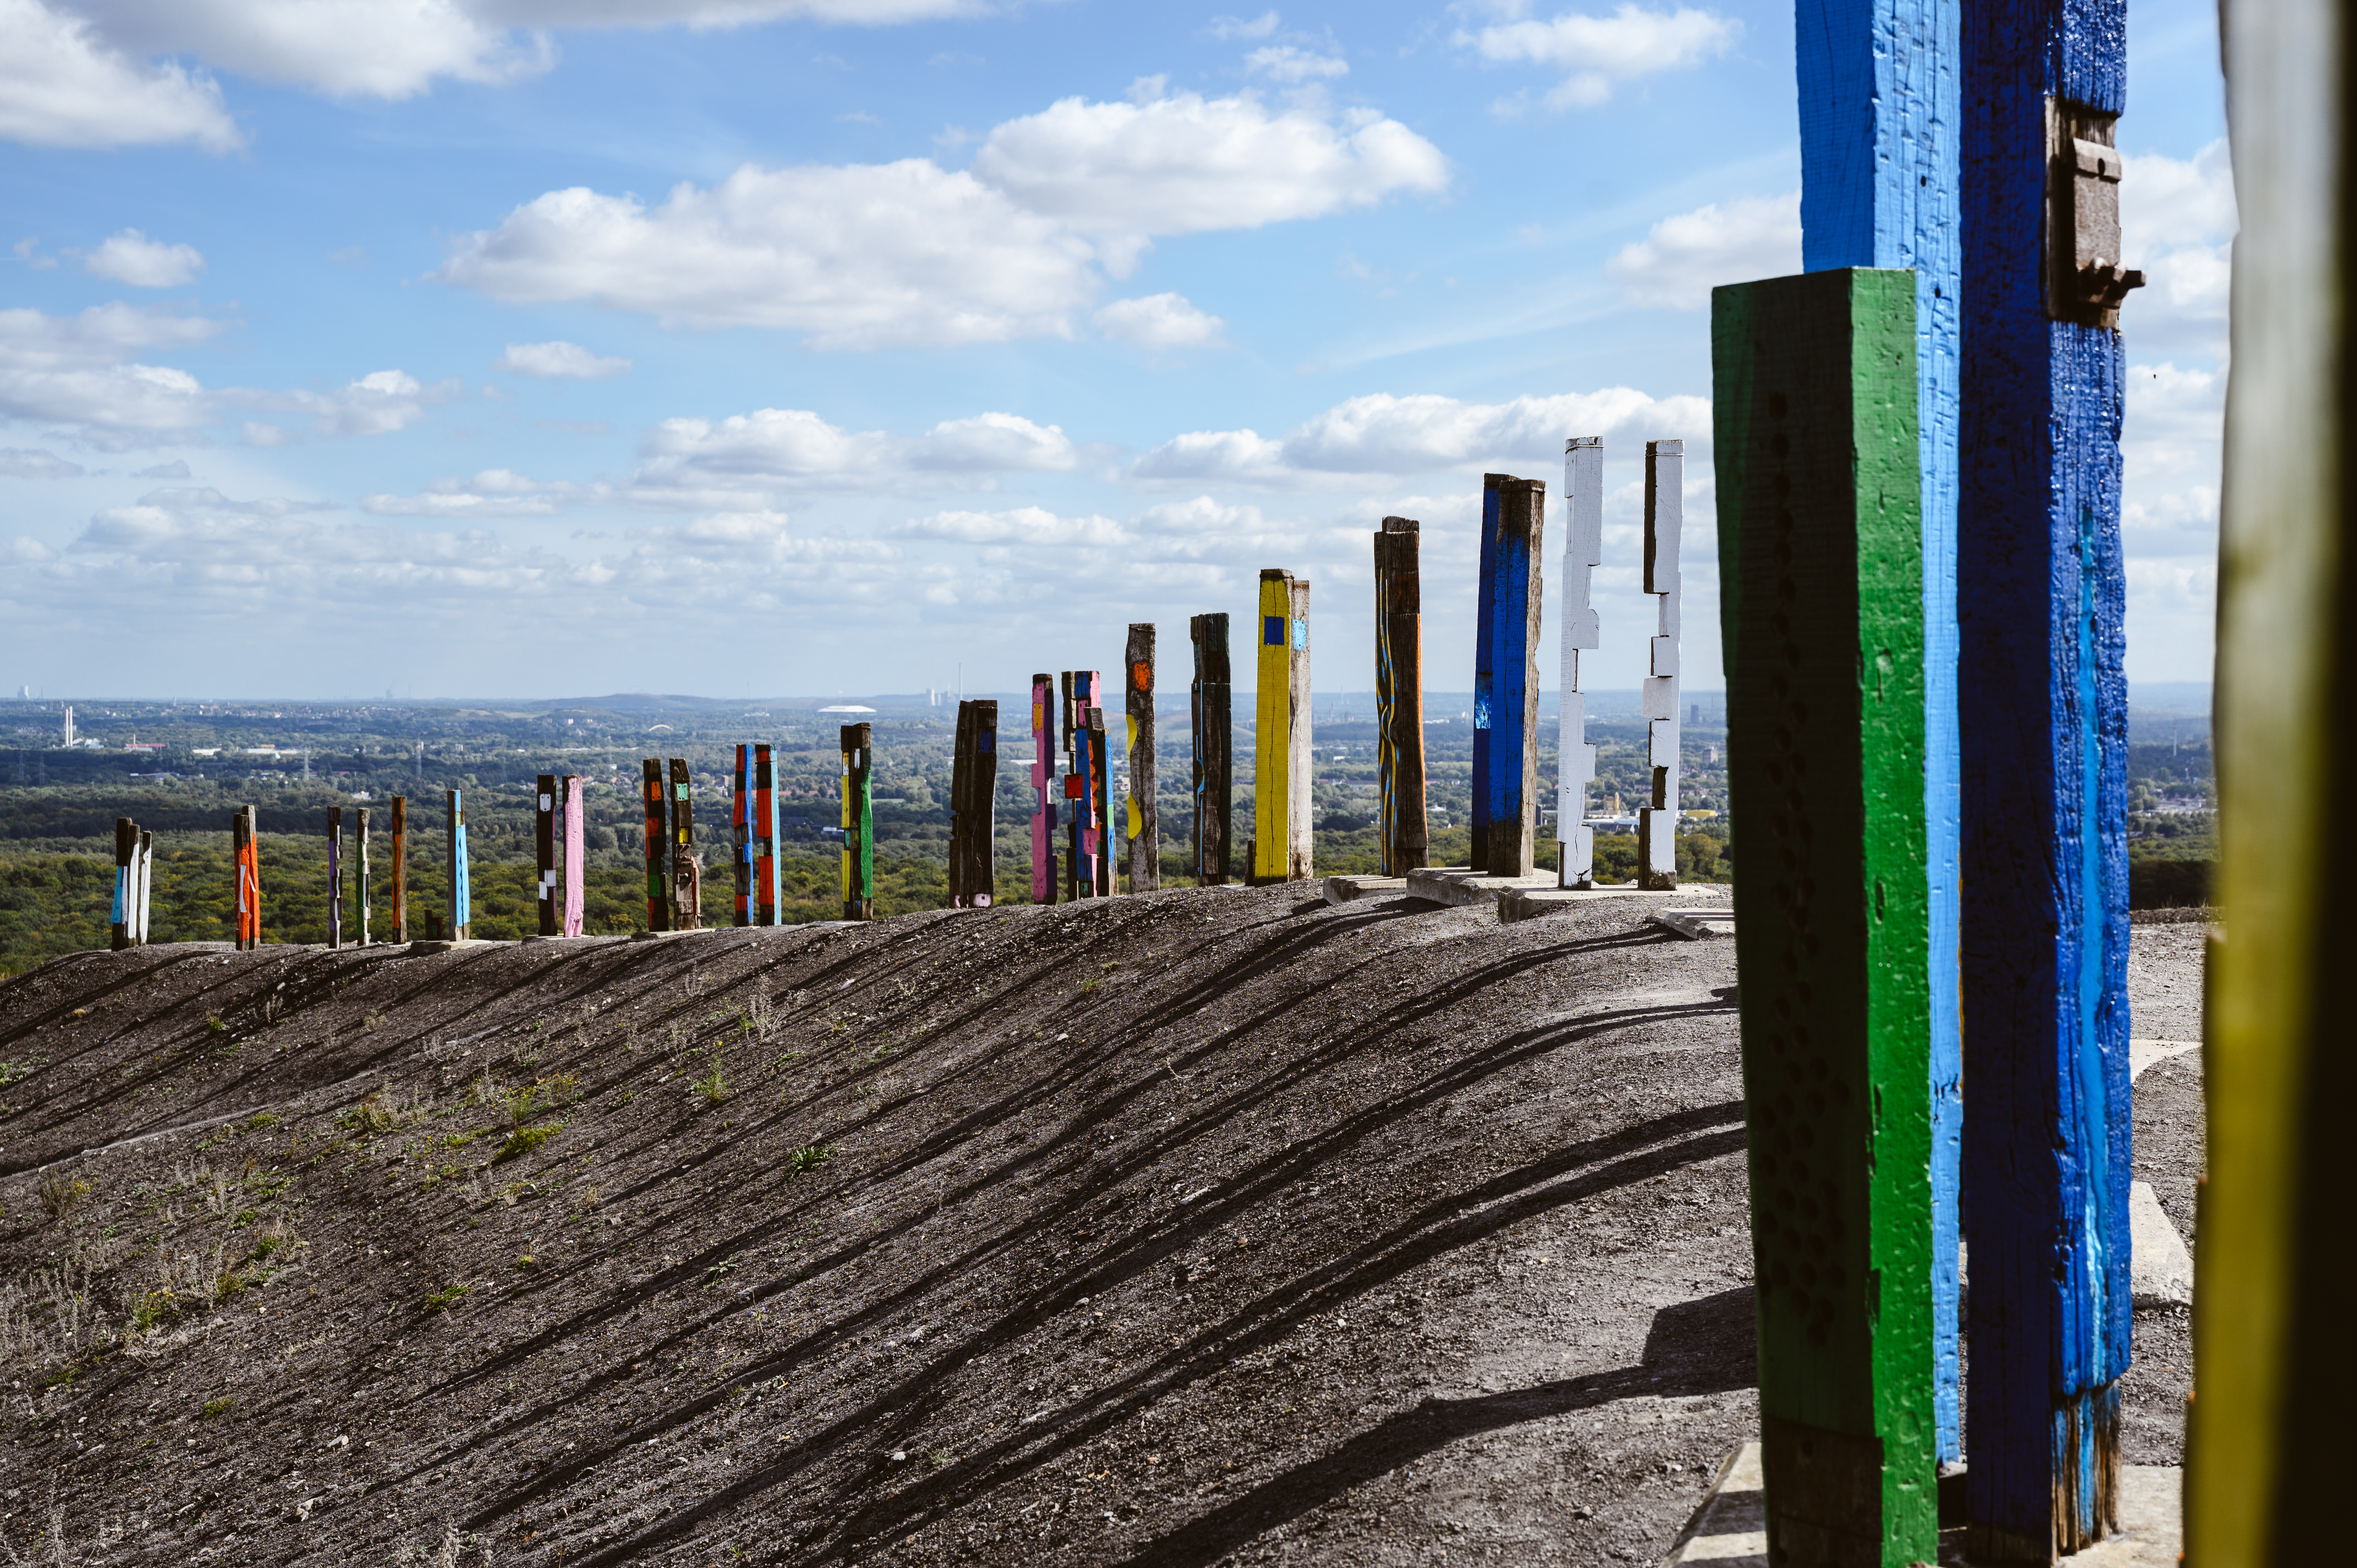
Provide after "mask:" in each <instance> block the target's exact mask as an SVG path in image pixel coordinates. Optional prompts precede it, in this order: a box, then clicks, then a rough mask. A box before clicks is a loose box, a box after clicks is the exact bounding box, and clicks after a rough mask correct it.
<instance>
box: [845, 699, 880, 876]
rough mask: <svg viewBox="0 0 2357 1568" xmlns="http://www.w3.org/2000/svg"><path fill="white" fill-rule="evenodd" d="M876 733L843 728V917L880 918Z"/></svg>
mask: <svg viewBox="0 0 2357 1568" xmlns="http://www.w3.org/2000/svg"><path fill="white" fill-rule="evenodd" d="M875 765H876V731H875V728H874V726H872V725H844V726H843V918H845V919H846V920H872V919H874V918H876V802H875V798H874V790H873V788H872V786H871V783H870V779H871V776H872V774H873V772H874V769H875Z"/></svg>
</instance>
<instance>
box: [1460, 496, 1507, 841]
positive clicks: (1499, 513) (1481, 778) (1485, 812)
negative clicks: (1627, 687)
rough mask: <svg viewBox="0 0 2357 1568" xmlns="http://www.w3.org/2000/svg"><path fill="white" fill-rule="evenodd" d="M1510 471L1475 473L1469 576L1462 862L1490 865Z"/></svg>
mask: <svg viewBox="0 0 2357 1568" xmlns="http://www.w3.org/2000/svg"><path fill="white" fill-rule="evenodd" d="M1516 482H1518V481H1516V480H1515V479H1514V478H1513V476H1512V475H1511V474H1484V475H1482V476H1481V536H1480V562H1479V564H1477V565H1476V566H1475V568H1474V571H1475V576H1474V579H1473V789H1472V804H1471V822H1470V826H1471V830H1472V831H1471V834H1470V843H1471V845H1472V847H1471V849H1470V851H1469V854H1468V857H1467V861H1466V864H1467V865H1469V866H1471V867H1472V868H1473V869H1474V870H1475V871H1478V872H1481V873H1484V874H1487V873H1488V871H1489V869H1490V740H1491V727H1492V725H1494V724H1495V723H1496V716H1495V714H1493V713H1492V711H1491V705H1492V703H1494V702H1495V700H1496V685H1497V678H1498V670H1497V649H1498V530H1499V528H1500V526H1501V524H1502V522H1503V521H1504V516H1505V513H1504V504H1505V487H1506V486H1507V485H1509V484H1512V483H1516Z"/></svg>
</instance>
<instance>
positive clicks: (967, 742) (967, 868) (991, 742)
mask: <svg viewBox="0 0 2357 1568" xmlns="http://www.w3.org/2000/svg"><path fill="white" fill-rule="evenodd" d="M997 797H998V703H997V702H996V700H994V699H987V698H981V699H974V700H971V701H967V702H962V703H959V704H958V718H957V749H956V752H955V756H954V760H953V761H952V764H951V770H950V907H951V908H956V909H987V908H990V907H991V905H992V904H993V903H994V902H996V898H997V893H998V886H997V875H996V870H995V868H994V867H993V865H992V854H991V851H992V844H993V842H994V832H995V828H994V813H995V808H996V801H997Z"/></svg>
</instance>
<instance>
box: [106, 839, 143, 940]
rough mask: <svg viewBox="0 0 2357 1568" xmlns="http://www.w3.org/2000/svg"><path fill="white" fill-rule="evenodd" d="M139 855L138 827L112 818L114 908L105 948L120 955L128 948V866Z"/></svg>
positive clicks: (129, 902) (129, 880)
mask: <svg viewBox="0 0 2357 1568" xmlns="http://www.w3.org/2000/svg"><path fill="white" fill-rule="evenodd" d="M138 853H139V824H138V823H137V822H133V821H132V820H131V819H130V818H129V817H117V818H115V819H114V908H113V914H112V915H111V916H110V917H109V924H110V926H111V928H112V930H111V933H110V935H109V938H108V946H110V947H111V948H113V950H114V951H116V952H123V951H124V950H127V949H129V947H130V946H131V921H132V912H131V904H132V895H131V863H132V861H133V859H134V858H135V857H136V856H137V854H138Z"/></svg>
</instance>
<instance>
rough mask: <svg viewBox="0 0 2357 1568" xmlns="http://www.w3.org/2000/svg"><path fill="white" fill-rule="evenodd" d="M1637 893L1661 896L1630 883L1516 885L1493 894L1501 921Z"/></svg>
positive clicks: (1551, 913) (1558, 910)
mask: <svg viewBox="0 0 2357 1568" xmlns="http://www.w3.org/2000/svg"><path fill="white" fill-rule="evenodd" d="M1635 894H1644V896H1645V897H1649V898H1658V897H1662V895H1660V894H1658V893H1648V892H1646V890H1645V889H1644V888H1642V887H1639V886H1634V885H1631V886H1626V887H1557V886H1555V885H1554V884H1553V883H1549V884H1548V885H1547V886H1544V887H1518V888H1515V889H1513V890H1512V891H1511V892H1505V893H1501V894H1499V895H1498V896H1497V898H1498V919H1499V922H1500V923H1501V924H1505V925H1511V924H1512V923H1513V922H1514V921H1516V920H1535V919H1537V918H1539V917H1540V916H1542V915H1559V914H1561V913H1563V911H1565V910H1566V909H1577V908H1580V907H1581V906H1582V905H1585V904H1592V903H1594V902H1595V901H1596V900H1598V899H1599V898H1626V897H1631V896H1632V895H1635Z"/></svg>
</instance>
